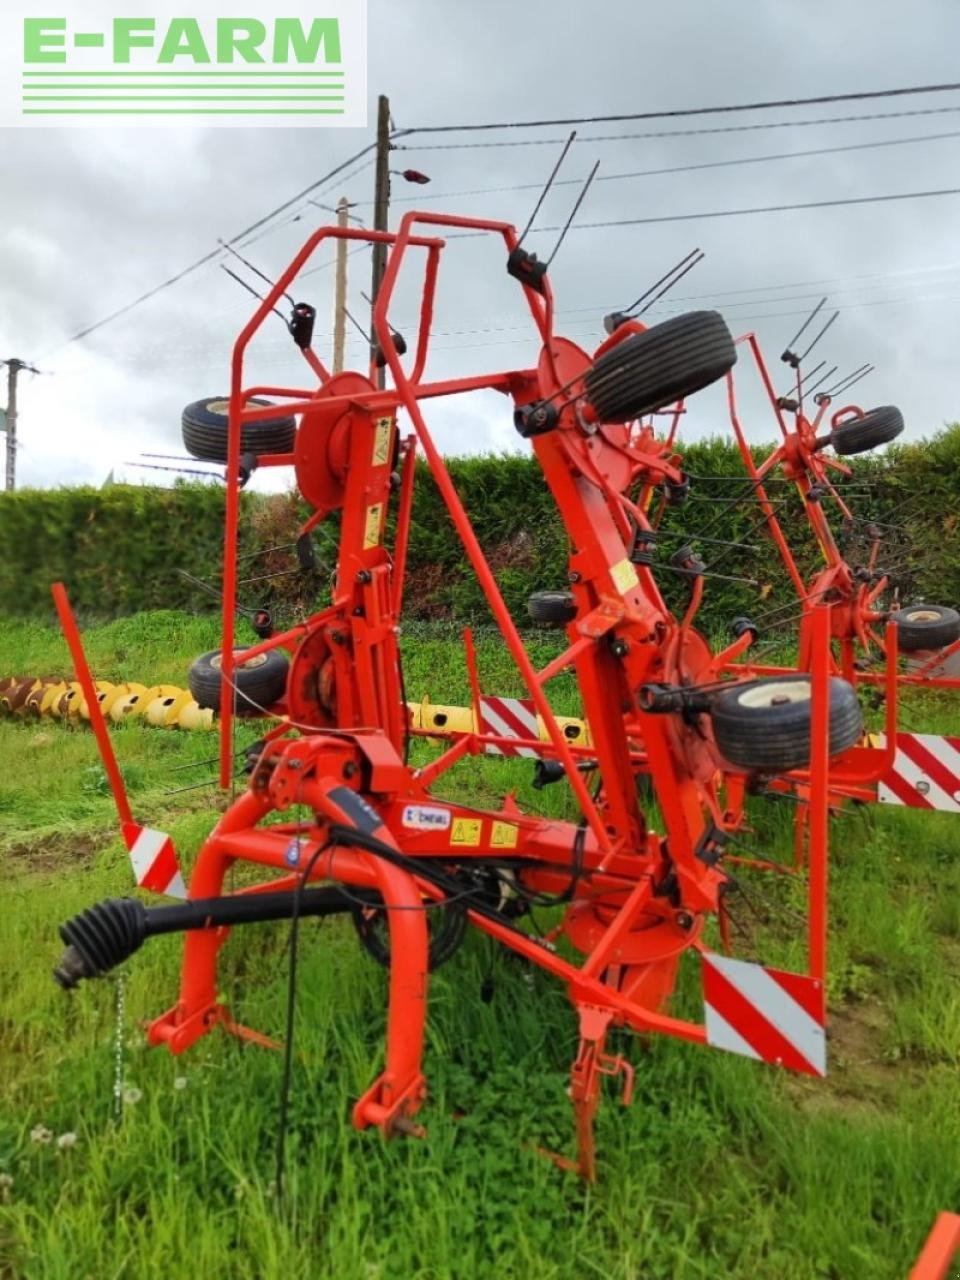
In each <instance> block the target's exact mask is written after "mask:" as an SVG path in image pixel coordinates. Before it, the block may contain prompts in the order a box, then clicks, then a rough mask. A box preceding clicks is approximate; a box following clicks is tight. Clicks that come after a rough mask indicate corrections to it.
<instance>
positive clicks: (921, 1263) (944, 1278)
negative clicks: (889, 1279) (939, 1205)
mask: <svg viewBox="0 0 960 1280" xmlns="http://www.w3.org/2000/svg"><path fill="white" fill-rule="evenodd" d="M958 1255H960V1214H957V1213H941V1214H940V1215H939V1217H938V1218H937V1220H936V1222H935V1223H934V1224H933V1229H932V1231H931V1232H930V1234H929V1236H927V1240H926V1243H925V1244H924V1246H923V1251H922V1252H921V1254H920V1257H919V1258H918V1259H917V1260H916V1262H915V1263H914V1264H913V1266H912V1267H911V1268H910V1276H909V1280H950V1277H951V1276H955V1275H956V1274H957V1273H956V1271H954V1270H953V1268H952V1265H951V1264H954V1263H956V1262H957V1261H958Z"/></svg>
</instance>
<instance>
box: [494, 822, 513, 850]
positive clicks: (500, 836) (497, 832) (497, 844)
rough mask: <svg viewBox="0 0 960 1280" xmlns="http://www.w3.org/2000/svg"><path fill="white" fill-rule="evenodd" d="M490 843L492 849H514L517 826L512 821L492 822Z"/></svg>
mask: <svg viewBox="0 0 960 1280" xmlns="http://www.w3.org/2000/svg"><path fill="white" fill-rule="evenodd" d="M490 843H491V845H492V846H493V847H494V849H515V848H516V847H517V828H516V827H515V826H514V825H513V823H512V822H494V824H493V831H492V833H491V835H490Z"/></svg>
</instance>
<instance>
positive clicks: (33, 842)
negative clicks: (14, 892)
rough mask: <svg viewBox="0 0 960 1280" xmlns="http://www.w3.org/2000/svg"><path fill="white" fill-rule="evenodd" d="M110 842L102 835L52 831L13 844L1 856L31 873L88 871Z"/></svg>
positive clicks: (5, 848) (4, 849) (6, 847)
mask: <svg viewBox="0 0 960 1280" xmlns="http://www.w3.org/2000/svg"><path fill="white" fill-rule="evenodd" d="M107 839H109V837H105V836H102V835H81V834H78V833H76V832H73V833H70V834H63V833H61V832H56V831H51V832H49V833H47V834H46V835H39V836H34V837H31V838H30V839H29V840H24V839H19V840H15V841H11V842H10V844H7V845H6V846H4V848H3V850H2V856H3V858H5V859H9V860H10V861H11V862H15V863H18V864H19V865H20V867H21V869H25V870H29V871H58V870H61V869H62V868H63V867H64V866H72V867H76V866H84V867H87V866H90V864H91V863H92V862H93V855H94V853H95V852H96V850H97V849H100V848H102V847H103V845H104V843H105V841H106V840H107Z"/></svg>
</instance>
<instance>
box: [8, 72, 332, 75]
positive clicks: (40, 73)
mask: <svg viewBox="0 0 960 1280" xmlns="http://www.w3.org/2000/svg"><path fill="white" fill-rule="evenodd" d="M23 74H24V76H342V75H343V74H344V73H343V72H342V71H24V73H23Z"/></svg>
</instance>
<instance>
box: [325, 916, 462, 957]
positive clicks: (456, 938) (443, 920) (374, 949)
mask: <svg viewBox="0 0 960 1280" xmlns="http://www.w3.org/2000/svg"><path fill="white" fill-rule="evenodd" d="M424 910H425V911H426V913H427V929H428V931H429V937H430V941H429V945H428V949H427V962H428V964H429V966H430V968H431V969H439V967H440V966H441V965H442V964H445V963H446V961H447V960H449V959H450V957H451V956H452V955H453V953H454V952H455V951H456V950H457V948H458V947H459V946H460V943H461V942H462V941H463V938H464V934H465V933H466V931H467V908H466V904H465V903H464V902H449V903H447V904H446V905H445V906H441V905H440V904H439V903H438V904H437V905H436V906H424ZM350 915H351V919H352V920H353V927H354V928H355V929H356V931H357V937H358V938H359V939H360V942H361V943H362V945H363V949H364V951H366V952H367V953H368V954H369V955H371V956H373V958H374V960H376V962H377V964H382V965H383V966H384V968H389V967H390V933H389V929H388V925H387V913H386V911H385V910H384V909H383V907H375V906H369V907H368V906H360V905H359V903H358V904H357V905H356V906H354V907H352V908H351V911H350Z"/></svg>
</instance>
